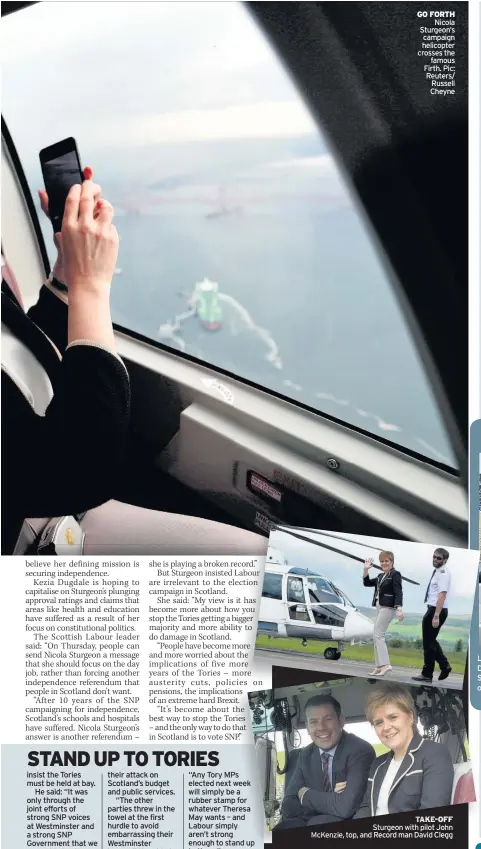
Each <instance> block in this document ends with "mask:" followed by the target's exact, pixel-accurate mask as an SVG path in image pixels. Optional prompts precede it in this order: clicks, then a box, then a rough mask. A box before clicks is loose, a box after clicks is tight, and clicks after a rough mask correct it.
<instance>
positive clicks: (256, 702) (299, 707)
mask: <svg viewBox="0 0 481 849" xmlns="http://www.w3.org/2000/svg"><path fill="white" fill-rule="evenodd" d="M374 685H375V681H374V680H373V679H365V678H352V677H351V678H336V679H333V680H325V681H320V682H316V683H309V684H305V685H298V686H295V687H292V686H291V687H279V688H276V689H273V690H263V691H258V692H251V693H249V709H250V718H251V727H252V732H253V735H254V744H255V752H256V764H257V768H258V778H259V785H258V786H259V794H260V795H261V796H262V800H263V804H264V813H265V821H266V828H267V829H268V830H272V829H273V828H274V827H275V826H276V825H277V824H278V823H279V822H280V820H281V804H282V799H283V797H284V793H285V790H286V788H287V786H288V783H289V779H290V778H291V776H292V775H293V772H294V769H295V766H296V762H297V758H298V754H299V751H300V749H301V748H303V747H304V746H307V745H309V744H310V743H311V740H310V738H309V735H308V733H307V728H306V716H305V710H304V708H305V705H306V702H307V701H308V699H310V698H311V697H313V696H316V695H319V694H325V695H332V696H333V697H334V698H335V699H337V701H338V702H339V703H340V705H341V710H342V715H343V716H344V718H345V725H344V730H345V731H347V732H349V733H352V734H355V735H357V736H358V737H361V738H362V739H364V740H366V741H367V742H369V743H371V745H373V747H374V749H375V752H376V755H377V756H378V755H381V754H383V753H385V752H388V751H389V750H388V749H387V747H385V746H384V745H383V744H382V743H380V742H379V740H378V738H377V736H376V734H375V732H374V730H373V728H372V726H371V725H370V723H369V722H368V721H367V719H366V714H365V708H364V706H365V700H366V696H367V694H368V692H369V690H370V688H371V687H372V686H374ZM409 690H410V692H411V695H412V697H413V699H414V703H415V707H416V713H417V730H418V731H419V733H420V734H421V736H422V737H425V738H427V739H430V740H434V741H435V742H439V743H443V744H444V745H445V746H447V747H448V749H449V752H450V754H451V757H452V762H453V765H454V782H453V789H452V804H455V803H457V802H458V801H461V799H460V793H461V785H459V781H460V779H461V777H463V776H466V778H465V779H463V783H464V782H465V781H467V782H469V785H470V786H471V779H472V769H471V763H470V754H469V745H468V740H467V732H466V723H465V714H464V708H463V698H462V696H461V694H459V693H453V692H452V691H451V692H450V691H448V690H445V689H441V688H428V687H416V686H412V687H409ZM462 801H468V800H467V799H465V798H463V799H462Z"/></svg>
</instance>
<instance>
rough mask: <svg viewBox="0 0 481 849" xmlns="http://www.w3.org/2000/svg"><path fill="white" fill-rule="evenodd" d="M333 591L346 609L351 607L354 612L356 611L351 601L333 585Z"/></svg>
mask: <svg viewBox="0 0 481 849" xmlns="http://www.w3.org/2000/svg"><path fill="white" fill-rule="evenodd" d="M332 587H333V589H334V590H335V591H336V593H337V594H338V595H339V596H340V597H341V598H342V600H343V602H344V604H345V605H346V606H347V607H353V608H354V610H357V608H356V605H355V604H353V603H352V601H351V599H350V598H348V597H347V595H346V593H343V592H342V590H340V589H338V588H337V587H336V585H335V584H332Z"/></svg>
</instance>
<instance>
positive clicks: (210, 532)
mask: <svg viewBox="0 0 481 849" xmlns="http://www.w3.org/2000/svg"><path fill="white" fill-rule="evenodd" d="M39 545H40V548H38V546H39ZM73 545H75V546H76V550H75V551H74V550H73V549H72V546H73ZM29 546H33V551H35V553H41V551H42V552H43V553H45V554H46V553H47V550H46V546H49V549H48V550H49V551H50V552H51V553H54V552H55V553H57V554H74V553H76V554H85V555H95V554H99V553H102V554H105V555H112V554H121V555H122V554H123V555H125V554H128V553H129V549H132V548H135V554H138V555H141V554H143V555H155V554H158V553H163V554H166V555H167V554H168V555H179V554H183V555H194V554H197V555H199V554H203V555H205V556H210V555H220V554H223V555H234V556H239V555H245V556H248V555H252V556H260V557H262V556H265V551H266V548H267V543H266V540H265V538H264V537H263V536H260V535H258V534H253V533H249V532H247V531H244V530H242V529H239V528H236V527H232V526H230V525H227V524H223V523H222V522H213V521H205V520H204V519H201V518H198V517H196V516H186V515H182V514H178V513H168V512H161V511H158V510H149V509H147V508H145V507H139V506H137V505H135V504H126V503H124V502H122V501H115V500H110V501H107V502H105V503H104V504H101V505H100V506H99V507H94V508H93V509H92V510H88V511H87V512H86V513H85V514H83V515H81V516H78V517H76V518H74V517H73V516H62V517H56V518H52V519H27V520H26V521H25V522H24V525H23V528H22V532H21V534H20V538H19V541H18V543H17V547H16V549H15V553H16V554H21V553H23V552H25V551H26V550H28V549H29Z"/></svg>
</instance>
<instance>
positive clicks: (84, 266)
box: [59, 180, 119, 294]
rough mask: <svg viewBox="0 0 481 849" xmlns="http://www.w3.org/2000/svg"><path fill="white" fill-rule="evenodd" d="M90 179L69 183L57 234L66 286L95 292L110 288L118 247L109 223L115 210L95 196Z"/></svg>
mask: <svg viewBox="0 0 481 849" xmlns="http://www.w3.org/2000/svg"><path fill="white" fill-rule="evenodd" d="M98 188H99V187H98V186H96V185H95V184H94V183H92V181H91V180H85V181H84V182H83V183H82V185H78V184H77V185H75V186H72V188H71V189H70V192H69V194H68V197H67V200H66V203H65V212H64V216H63V222H62V230H61V233H60V239H59V241H60V247H61V250H62V253H63V263H64V270H65V280H66V283H67V284H68V287H69V293H70V290H71V288H72V287H75V288H76V289H80V288H81V289H82V290H88V291H91V292H95V293H96V294H100V293H106V294H108V293H109V291H110V284H111V282H112V277H113V275H114V271H115V265H116V262H117V256H118V250H119V236H118V233H117V230H116V228H115V227H114V225H113V224H112V219H113V215H114V210H113V207H112V205H111V204H110V203H109V202H108V201H106V200H100V199H99V198H98Z"/></svg>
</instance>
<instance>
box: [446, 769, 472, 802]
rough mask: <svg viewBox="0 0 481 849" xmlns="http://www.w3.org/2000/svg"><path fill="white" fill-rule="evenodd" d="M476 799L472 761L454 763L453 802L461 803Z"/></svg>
mask: <svg viewBox="0 0 481 849" xmlns="http://www.w3.org/2000/svg"><path fill="white" fill-rule="evenodd" d="M475 801H476V791H475V789H474V778H473V768H472V765H471V761H466V762H461V763H459V764H454V780H453V792H452V796H451V804H452V805H461V804H464V803H465V802H475Z"/></svg>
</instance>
